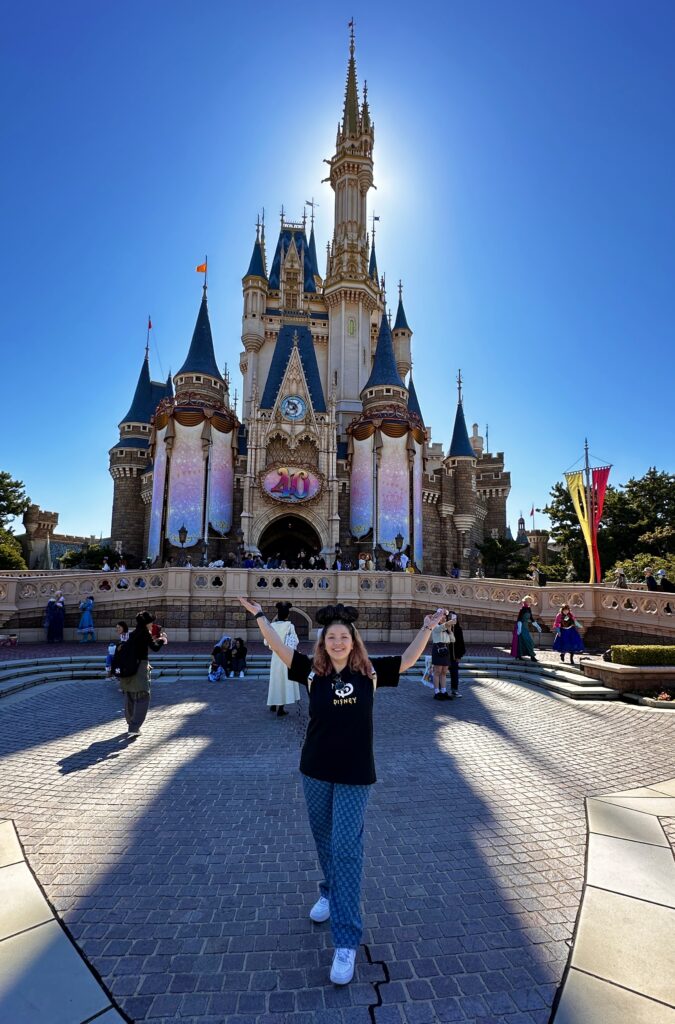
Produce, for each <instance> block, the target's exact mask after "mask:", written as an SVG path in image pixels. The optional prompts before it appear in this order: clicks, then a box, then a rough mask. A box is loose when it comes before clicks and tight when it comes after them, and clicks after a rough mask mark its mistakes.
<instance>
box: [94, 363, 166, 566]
mask: <svg viewBox="0 0 675 1024" xmlns="http://www.w3.org/2000/svg"><path fill="white" fill-rule="evenodd" d="M172 395H173V388H172V384H171V376H169V377H168V378H167V380H166V381H165V382H164V383H162V384H160V383H157V382H156V381H152V380H151V379H150V357H149V352H148V348H147V346H146V350H145V358H144V360H143V363H142V365H141V372H140V373H139V375H138V382H137V384H136V390H135V392H134V397H133V399H132V402H131V406H130V407H129V411H128V412H127V413H126V415H125V416H124V417H123V418H122V420H121V421H120V423H119V430H120V439H119V441H118V442H117V444H115V445H113V447H112V448H111V449H110V453H109V454H110V475H111V477H112V478H113V510H112V525H111V530H110V536H111V538H112V544H113V547H117V548H119V549H120V551H121V552H123V553H124V555H125V556H126V558H128V559H130V560H133V561H138V560H140V559H141V558H143V557H144V554H145V520H146V515H145V507H144V504H143V497H142V479H141V478H142V476H143V474H144V473H146V472H147V470H148V466H149V444H150V436H151V425H150V421H151V419H152V415H153V413H154V411H155V409H156V407H157V405H158V404H159V402H161V401H162V399H163V398H167V397H171V396H172Z"/></svg>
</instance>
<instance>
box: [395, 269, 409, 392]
mask: <svg viewBox="0 0 675 1024" xmlns="http://www.w3.org/2000/svg"><path fill="white" fill-rule="evenodd" d="M411 338H412V331H411V330H410V328H409V327H408V321H407V320H406V315H405V310H404V308H403V285H402V284H401V282H400V281H399V283H398V309H397V311H396V320H395V321H394V330H393V339H394V353H395V355H396V369H397V370H398V372H399V375H400V376H401V377H405V376H406V374H407V373H409V372H410V341H411Z"/></svg>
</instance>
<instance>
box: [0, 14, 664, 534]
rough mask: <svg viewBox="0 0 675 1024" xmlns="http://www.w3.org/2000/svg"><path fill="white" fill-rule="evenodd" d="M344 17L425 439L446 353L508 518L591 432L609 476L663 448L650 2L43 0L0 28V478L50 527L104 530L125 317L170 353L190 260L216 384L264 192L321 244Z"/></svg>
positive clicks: (648, 460) (187, 314)
mask: <svg viewBox="0 0 675 1024" xmlns="http://www.w3.org/2000/svg"><path fill="white" fill-rule="evenodd" d="M361 8H362V9H361ZM352 13H353V14H354V16H355V19H356V33H357V68H358V77H359V84H360V85H362V83H363V80H364V78H366V79H367V80H368V89H369V99H370V106H371V111H372V115H373V118H374V121H375V130H376V136H375V181H376V184H377V185H378V190H377V192H373V193H371V206H370V208H371V210H372V206H373V202H374V205H375V208H376V211H377V213H378V214H379V216H380V217H381V220H380V225H379V233H378V238H377V252H378V263H379V267H380V271H381V272H382V271H386V274H387V278H388V281H389V282H390V283H391V284H393V283H394V282H395V281H397V280H398V279H399V277H400V278H402V279H403V282H404V302H405V307H406V313H407V316H408V321H409V323H410V325H411V327H412V329H413V331H414V337H413V359H414V364H415V382H416V387H417V391H418V395H419V397H420V403H421V406H422V411H423V414H424V416H425V420H426V422H427V423H428V424H430V425H431V427H432V431H433V439H434V440H436V441H442V442H443V444H444V446H446V447H447V445H448V443H449V440H450V436H451V433H452V422H453V415H454V408H455V395H456V392H455V383H454V382H455V376H456V373H457V368H458V367H460V366H461V369H462V374H463V377H464V380H465V410H466V417H467V421H468V423H469V424H471V423H472V422H473V421H474V420H476V421H477V422H478V423H479V424H480V425H481V430H482V429H483V427H484V425H485V423H486V421H487V422H488V423H489V425H490V446H491V448H493V449H499V450H504V451H505V452H506V455H507V467H508V468H509V469H510V471H511V473H512V479H513V489H512V494H511V498H510V501H509V519H510V522H511V524H512V525H513V526H514V525H515V520H516V518H517V516H518V512H519V511H520V509H521V508H522V510H523V511H524V512H525V513H527V512H528V511H529V508H530V505H531V504H532V502H534V503H535V504H536V505H541V504H543V503H544V502H545V501H546V498H547V494H548V490H549V487H550V485H551V483H552V482H554V481H555V480H556V479H559V478H560V476H561V473H562V472H563V471H564V470H565V469H567V468H569V467H570V465H571V464H572V463H574V462H575V460H576V459H577V458H578V457H579V456H580V455H581V453H582V448H583V441H584V436H585V435H586V434H588V435H589V438H590V441H591V451H592V453H593V454H595V455H596V456H597V457H598V458H599V459H607V460H609V461H611V462H612V463H613V464H614V466H615V469H614V471H613V474H612V479H613V481H614V482H615V483H618V482H624V481H625V480H626V479H627V478H628V477H629V476H631V475H640V474H642V473H643V472H644V471H645V470H646V468H647V467H648V466H649V465H650V464H655V465H656V466H658V467H659V468H662V469H667V470H669V471H673V470H674V469H675V464H674V463H675V458H674V451H675V444H674V432H673V414H672V397H673V380H674V371H675V360H674V356H673V322H674V320H675V317H674V310H673V297H674V295H675V287H674V282H675V246H674V244H673V239H674V237H675V189H674V188H673V174H674V164H675V160H674V157H675V141H674V136H673V110H674V109H675V62H673V58H672V43H673V38H675V5H673V4H672V2H657V0H652V2H646V3H641V4H638V3H635V2H634V0H593V2H592V3H588V2H587V0H583V2H579V0H557V2H547V3H542V2H541V0H532V2H530V0H527V2H526V0H521V2H511V3H504V2H503V0H498V2H488V0H477V2H475V3H465V2H463V0H462V2H458V0H450V2H449V3H444V4H440V3H439V4H427V3H424V2H421V3H417V4H414V5H412V6H411V5H409V4H405V5H404V4H397V3H393V4H392V3H371V4H368V5H356V8H353V7H350V8H347V7H345V8H344V9H340V7H339V5H338V6H336V5H330V4H329V5H321V4H319V5H316V4H306V3H297V4H292V5H288V4H277V3H275V4H270V3H262V4H258V5H248V4H230V3H224V2H217V0H202V2H201V3H199V4H188V3H185V2H183V3H178V2H175V0H161V2H160V0H155V2H149V0H133V2H130V0H116V2H115V3H104V2H102V0H99V2H95V3H92V2H91V0H86V2H84V0H82V2H76V0H63V2H62V3H59V4H55V3H53V2H51V0H36V2H34V3H31V4H23V5H21V4H14V5H10V7H6V8H5V13H4V21H3V32H2V37H1V38H0V91H1V94H2V97H3V108H4V109H3V117H2V121H3V125H2V134H3V158H2V161H1V163H0V186H1V187H0V223H1V224H2V246H1V251H0V289H1V293H0V338H1V339H2V381H3V387H2V400H1V403H0V469H5V470H9V471H10V472H11V473H12V474H13V475H14V476H16V477H19V478H20V479H22V480H23V481H24V482H25V484H26V487H27V489H28V492H29V494H30V496H31V498H32V499H33V500H34V501H36V502H38V503H39V504H40V505H41V506H42V507H43V508H47V509H50V510H54V511H58V512H59V513H60V523H59V530H60V531H64V532H65V531H67V532H71V533H85V534H88V533H96V534H98V533H101V532H102V533H103V535H104V536H106V535H107V534H108V531H109V527H110V510H111V501H112V481H111V479H110V477H109V475H108V468H107V466H108V448H109V447H110V446H111V445H112V444H114V443H115V441H116V440H117V438H118V431H117V426H116V425H117V423H118V421H119V419H120V418H121V416H123V415H124V413H125V412H126V410H127V408H128V406H129V404H130V401H131V397H132V394H133V390H134V386H135V383H136V379H137V376H138V372H139V369H140V365H141V361H142V359H143V352H144V345H145V324H146V318H147V315H148V313H150V314H151V315H152V319H153V324H154V331H153V335H152V349H151V369H152V373H153V377H154V378H155V379H159V378H160V376H165V375H166V373H167V372H168V370H169V369H173V370H176V369H177V368H178V367H179V366H180V365H181V363H182V362H183V359H184V358H185V354H186V352H187V347H188V345H189V341H190V337H191V334H192V329H193V326H194V321H195V317H196V314H197V309H198V304H199V299H200V295H201V287H200V286H201V280H200V277H199V275H197V274H195V272H194V266H195V265H196V264H197V263H198V262H201V260H202V258H203V255H204V253H208V256H209V270H210V275H209V283H210V288H209V306H210V313H211V321H212V326H213V330H214V337H215V342H216V352H217V357H218V359H219V362H220V363H221V364H222V363H224V362H227V363H228V364H229V365H230V367H231V368H232V370H233V371H234V382H235V384H238V383H239V376H238V359H239V350H240V330H241V277H242V275H243V274H244V273H245V272H246V269H247V266H248V260H249V257H250V253H251V248H252V244H253V239H254V223H255V219H256V215H257V213H258V212H259V211H260V210H261V209H262V207H263V206H264V207H265V208H266V211H267V223H268V240H269V241H272V240H273V239H274V237H275V233H276V229H277V226H278V213H279V210H280V207H281V204H282V203H283V204H284V205H285V209H286V212H287V215H288V216H290V217H300V216H301V214H302V207H303V201H304V200H305V199H309V198H310V197H311V196H312V195H313V196H314V197H315V198H317V199H318V201H319V203H320V207H319V210H318V217H317V224H316V230H317V242H318V248H319V251H320V252H321V250H325V243H326V241H327V240H328V238H329V237H330V234H331V231H332V192H331V191H330V189H329V187H328V185H321V184H320V181H321V178H323V177H324V176H325V173H326V165H325V164H324V163H322V160H323V158H324V157H329V156H331V154H332V152H333V147H334V140H335V130H336V125H337V121H338V118H339V116H340V113H341V107H342V99H343V92H344V81H345V72H346V62H347V21H348V20H349V17H350V16H351V15H352ZM320 262H321V264H322V265H323V260H320ZM392 291H393V289H392V290H391V291H390V295H391V298H392V299H393V294H392ZM239 390H240V391H241V388H240V387H239ZM538 525H539V524H538Z"/></svg>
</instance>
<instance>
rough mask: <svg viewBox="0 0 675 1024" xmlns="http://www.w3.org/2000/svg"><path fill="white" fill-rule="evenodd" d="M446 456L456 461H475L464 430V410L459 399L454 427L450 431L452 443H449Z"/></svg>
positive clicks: (474, 455) (467, 433)
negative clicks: (467, 459) (466, 459)
mask: <svg viewBox="0 0 675 1024" xmlns="http://www.w3.org/2000/svg"><path fill="white" fill-rule="evenodd" d="M448 455H449V456H451V457H452V458H456V459H463V458H469V459H475V458H476V453H475V452H474V450H473V448H472V447H471V442H470V441H469V432H468V430H467V429H466V420H465V419H464V408H463V406H462V402H461V399H460V401H459V402H458V403H457V413H456V415H455V427H454V430H453V431H452V441H451V442H450V451H449V452H448Z"/></svg>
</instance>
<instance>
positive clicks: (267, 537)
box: [258, 515, 322, 568]
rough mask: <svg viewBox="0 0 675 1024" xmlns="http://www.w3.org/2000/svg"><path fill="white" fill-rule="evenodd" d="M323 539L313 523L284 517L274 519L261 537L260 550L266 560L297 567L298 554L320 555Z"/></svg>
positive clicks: (292, 517) (299, 518)
mask: <svg viewBox="0 0 675 1024" xmlns="http://www.w3.org/2000/svg"><path fill="white" fill-rule="evenodd" d="M321 547H322V545H321V538H320V537H319V534H318V533H317V532H316V530H315V529H314V527H313V526H312V525H311V523H308V522H307V520H306V519H302V518H301V517H300V516H296V515H283V516H279V517H278V518H277V519H273V520H272V522H271V523H269V524H268V525H267V526H266V527H265V529H264V530H263V531H262V533H261V535H260V539H259V540H258V549H259V550H260V553H261V555H262V556H263V558H264V559H267V558H270V557H272V558H275V557H279V558H280V559H282V558H283V559H285V560H286V563H287V565H288V566H289V568H293V567H295V566H296V565H297V560H298V554H299V553H300V551H304V552H305V554H306V555H307V556H309V555H318V554H319V552H320V551H321Z"/></svg>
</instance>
